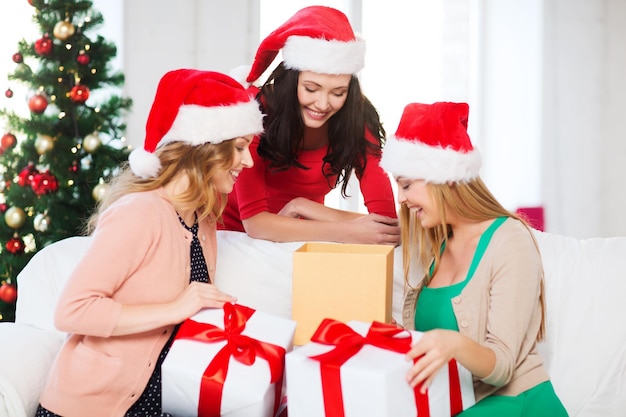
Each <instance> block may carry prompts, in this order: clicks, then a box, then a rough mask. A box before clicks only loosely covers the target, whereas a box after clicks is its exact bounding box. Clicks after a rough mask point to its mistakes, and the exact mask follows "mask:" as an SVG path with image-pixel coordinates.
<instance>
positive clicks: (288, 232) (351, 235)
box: [243, 199, 400, 245]
mask: <svg viewBox="0 0 626 417" xmlns="http://www.w3.org/2000/svg"><path fill="white" fill-rule="evenodd" d="M303 200H304V199H303ZM307 201H308V202H304V203H303V202H302V201H301V202H300V203H303V204H294V205H295V206H299V207H301V210H302V212H301V214H303V215H304V216H295V215H294V214H295V213H296V212H295V211H291V214H289V215H281V214H273V213H269V212H262V213H258V214H256V215H254V216H252V217H250V218H248V219H246V220H243V225H244V228H245V229H246V233H247V234H248V235H249V236H250V237H253V238H256V239H266V240H272V241H275V242H297V241H325V242H339V243H369V244H381V245H397V244H398V243H399V241H400V228H399V227H398V220H397V219H394V218H390V217H386V216H380V215H378V214H369V215H364V214H360V213H351V212H342V211H341V210H336V209H332V208H330V207H325V206H324V205H322V204H318V203H314V202H311V201H309V200H307ZM318 219H319V220H318Z"/></svg>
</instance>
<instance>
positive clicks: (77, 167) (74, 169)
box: [69, 161, 80, 174]
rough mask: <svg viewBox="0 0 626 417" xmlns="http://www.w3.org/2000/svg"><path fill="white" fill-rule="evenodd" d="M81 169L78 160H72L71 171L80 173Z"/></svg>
mask: <svg viewBox="0 0 626 417" xmlns="http://www.w3.org/2000/svg"><path fill="white" fill-rule="evenodd" d="M79 169H80V168H79V166H78V162H76V161H74V162H72V165H70V168H69V171H70V172H71V173H72V174H78V171H79Z"/></svg>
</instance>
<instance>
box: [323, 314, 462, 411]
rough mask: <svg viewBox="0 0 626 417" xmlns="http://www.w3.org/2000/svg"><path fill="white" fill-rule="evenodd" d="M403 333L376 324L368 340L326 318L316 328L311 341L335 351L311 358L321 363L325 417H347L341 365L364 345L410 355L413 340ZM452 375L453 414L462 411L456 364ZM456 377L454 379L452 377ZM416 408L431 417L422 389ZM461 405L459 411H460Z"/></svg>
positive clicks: (416, 394)
mask: <svg viewBox="0 0 626 417" xmlns="http://www.w3.org/2000/svg"><path fill="white" fill-rule="evenodd" d="M402 332H404V330H402V329H400V328H398V327H396V326H393V325H388V324H384V323H380V322H377V321H374V322H373V323H372V325H371V326H370V329H369V331H368V333H367V335H366V336H365V337H363V336H361V335H360V334H358V333H357V332H355V331H354V330H353V329H352V328H351V327H349V326H348V325H346V324H344V323H342V322H339V321H337V320H332V319H324V320H323V321H322V323H321V324H320V326H319V327H318V328H317V330H316V332H315V334H314V335H313V337H311V341H312V342H316V343H321V344H325V345H334V346H335V348H334V349H333V350H330V351H328V352H326V353H322V354H319V355H316V356H311V359H314V360H317V361H319V362H320V365H321V366H320V373H321V379H322V393H323V396H324V411H325V415H326V417H344V416H345V411H344V407H343V394H342V391H341V373H340V368H341V366H342V365H343V364H344V363H345V362H346V361H347V360H348V359H350V358H351V357H352V356H354V355H355V354H356V353H358V352H359V350H361V348H362V347H363V346H364V345H365V344H370V345H373V346H376V347H379V348H381V349H386V350H391V351H394V352H398V353H407V352H408V351H409V350H410V349H411V342H412V338H411V337H410V336H409V337H396V336H397V335H399V334H400V333H402ZM448 369H449V372H450V390H451V391H450V401H451V409H452V415H453V416H454V415H456V414H458V413H459V412H461V411H462V410H463V406H462V401H461V395H460V391H461V387H460V382H459V376H458V371H457V366H456V362H455V361H454V360H452V361H451V362H450V364H449V368H448ZM453 374H454V376H453ZM413 394H414V396H415V405H416V408H417V415H419V417H429V416H430V406H429V404H428V394H427V393H425V394H422V393H421V392H420V390H419V387H415V389H414V390H413ZM459 404H460V408H459Z"/></svg>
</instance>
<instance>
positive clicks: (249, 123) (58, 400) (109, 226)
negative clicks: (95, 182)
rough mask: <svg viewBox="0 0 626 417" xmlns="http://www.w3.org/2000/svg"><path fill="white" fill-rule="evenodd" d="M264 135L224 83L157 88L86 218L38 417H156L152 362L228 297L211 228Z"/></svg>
mask: <svg viewBox="0 0 626 417" xmlns="http://www.w3.org/2000/svg"><path fill="white" fill-rule="evenodd" d="M261 130H262V115H261V112H260V111H259V107H258V104H257V102H256V101H255V100H254V99H253V98H251V97H250V96H249V94H248V93H247V92H246V90H245V89H244V87H243V86H242V85H241V84H239V83H237V82H236V81H235V80H233V79H232V78H230V77H228V76H226V75H223V74H219V73H215V72H209V71H197V70H187V69H183V70H176V71H171V72H168V73H167V74H165V76H164V77H163V78H162V79H161V82H160V83H159V87H158V89H157V93H156V97H155V100H154V103H153V105H152V109H151V110H150V115H149V117H148V122H147V125H146V139H145V144H144V148H143V149H135V150H134V151H133V152H132V153H131V154H130V157H129V164H130V167H129V168H125V169H123V170H122V171H121V173H120V174H119V175H118V176H117V177H116V178H115V179H114V181H113V183H112V184H111V186H110V188H109V190H108V192H107V195H106V196H105V199H104V200H102V202H101V204H100V205H99V207H98V211H97V213H96V214H94V216H93V217H92V220H91V222H90V226H95V227H93V233H92V236H91V239H90V243H89V248H88V249H87V252H86V253H85V255H84V256H83V258H82V259H81V260H80V261H79V262H78V264H77V266H76V268H75V270H74V271H73V273H72V275H71V276H70V277H69V279H68V281H67V284H66V285H65V287H64V288H63V291H62V293H61V295H60V297H59V301H58V304H57V307H56V311H55V316H54V321H55V325H56V327H57V328H58V329H59V330H61V331H64V332H66V333H67V334H68V337H67V339H66V341H65V343H64V345H63V347H62V348H61V350H60V352H59V354H58V355H57V358H56V360H55V362H54V366H53V368H52V369H51V371H50V374H49V377H48V380H47V382H46V385H45V386H44V390H43V393H42V395H41V397H40V406H39V408H38V410H37V416H38V417H49V416H59V415H61V416H64V417H84V416H91V417H105V416H107V417H109V416H110V417H119V416H126V417H147V416H160V415H161V411H162V410H161V363H162V362H163V360H164V359H165V356H166V355H167V353H168V350H169V346H170V343H171V341H172V338H173V336H174V335H175V334H176V329H177V325H178V324H179V323H181V322H182V321H184V320H185V319H187V318H188V317H191V316H192V315H194V314H195V313H197V312H198V311H199V310H201V309H203V308H207V307H222V306H223V305H224V303H227V302H234V301H235V298H234V297H231V296H230V295H228V294H225V293H223V292H221V291H219V290H218V289H217V288H216V287H215V286H214V285H212V284H211V281H212V276H213V273H214V272H213V271H215V259H216V253H217V252H216V251H217V248H216V222H217V220H218V219H219V217H220V215H221V212H222V209H223V204H222V202H223V201H224V200H225V199H226V194H227V193H229V192H231V191H232V189H233V185H234V183H235V181H236V180H237V176H238V175H239V173H240V172H241V171H242V170H243V169H244V168H248V167H250V166H251V165H252V158H251V156H250V152H249V145H250V142H251V141H252V138H253V136H254V135H255V134H258V133H259V132H260V131H261Z"/></svg>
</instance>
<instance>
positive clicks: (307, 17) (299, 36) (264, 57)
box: [246, 6, 365, 83]
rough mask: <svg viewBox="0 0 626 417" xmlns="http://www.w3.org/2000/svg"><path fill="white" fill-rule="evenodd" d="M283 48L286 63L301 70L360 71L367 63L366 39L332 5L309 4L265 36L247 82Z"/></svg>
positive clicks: (250, 81)
mask: <svg viewBox="0 0 626 417" xmlns="http://www.w3.org/2000/svg"><path fill="white" fill-rule="evenodd" d="M281 49H282V58H283V62H284V63H285V66H286V67H287V68H292V69H297V70H299V71H313V72H317V73H320V74H356V73H357V72H359V71H360V70H361V69H362V68H363V66H364V64H365V41H364V40H362V39H361V38H359V37H357V36H356V35H355V34H354V32H353V31H352V26H350V22H349V21H348V18H347V17H346V15H345V14H343V13H342V12H340V11H339V10H337V9H333V8H331V7H325V6H310V7H305V8H303V9H301V10H299V11H298V12H297V13H296V14H294V15H293V16H292V17H291V18H290V19H289V20H287V21H286V22H285V23H283V24H282V25H281V26H280V27H279V28H278V29H276V30H275V31H273V32H272V33H270V34H269V36H268V37H266V38H265V39H263V41H262V42H261V44H260V45H259V48H258V49H257V52H256V56H255V57H254V63H253V64H252V67H251V69H250V72H249V74H248V77H247V79H246V81H247V82H249V83H252V82H254V81H256V80H257V79H258V78H259V77H260V76H261V75H262V74H263V72H264V71H265V70H266V69H267V68H268V67H269V65H270V64H271V63H272V61H273V60H274V58H275V57H276V55H277V54H278V51H280V50H281Z"/></svg>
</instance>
